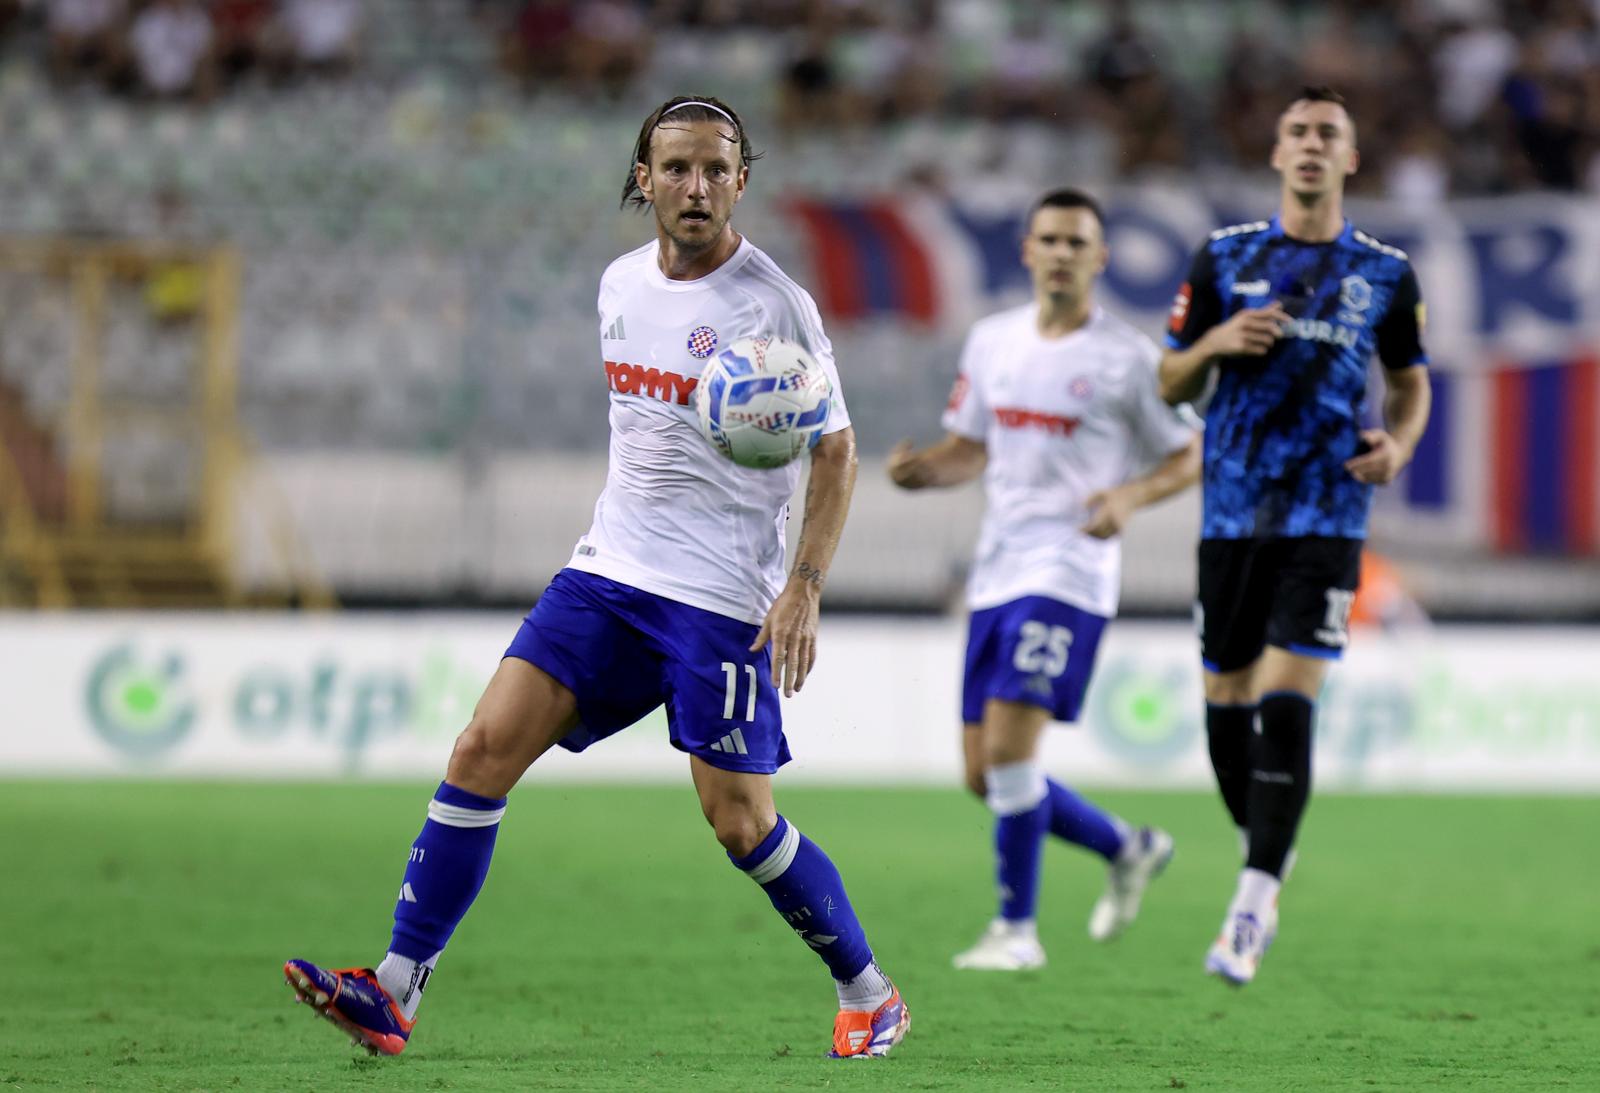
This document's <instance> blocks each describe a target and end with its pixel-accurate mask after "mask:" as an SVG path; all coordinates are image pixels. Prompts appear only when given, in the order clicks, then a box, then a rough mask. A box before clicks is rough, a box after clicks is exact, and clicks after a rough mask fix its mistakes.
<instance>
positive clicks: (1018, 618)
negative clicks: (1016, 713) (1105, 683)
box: [961, 596, 1106, 725]
mask: <svg viewBox="0 0 1600 1093" xmlns="http://www.w3.org/2000/svg"><path fill="white" fill-rule="evenodd" d="M1105 628H1106V620H1105V618H1103V617H1102V616H1100V615H1096V614H1093V613H1092V612H1089V611H1084V610H1082V609H1081V608H1077V607H1073V606H1072V605H1071V604H1067V603H1062V602H1061V601H1060V600H1054V599H1051V598H1050V597H1048V596H1024V597H1022V598H1021V599H1017V600H1012V601H1011V602H1010V603H1003V604H1001V605H999V606H998V607H988V608H985V609H984V610H982V611H974V612H973V613H972V619H971V621H970V622H969V623H968V625H967V664H966V670H965V672H964V673H963V676H962V682H961V720H962V722H963V723H965V724H968V725H978V724H982V722H983V707H984V704H985V703H987V702H988V701H989V699H991V698H999V699H1003V700H1005V701H1009V702H1026V703H1029V704H1031V705H1034V706H1039V707H1041V708H1043V709H1046V710H1049V711H1050V715H1051V717H1052V718H1054V719H1055V720H1057V721H1076V720H1077V719H1078V713H1079V711H1081V710H1082V709H1083V696H1084V692H1085V691H1087V690H1088V689H1089V676H1090V675H1091V674H1092V673H1093V671H1094V657H1095V652H1096V651H1097V650H1098V649H1099V647H1100V635H1101V633H1102V632H1104V630H1105Z"/></svg>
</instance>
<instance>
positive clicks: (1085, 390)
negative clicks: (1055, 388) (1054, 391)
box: [1067, 376, 1094, 402]
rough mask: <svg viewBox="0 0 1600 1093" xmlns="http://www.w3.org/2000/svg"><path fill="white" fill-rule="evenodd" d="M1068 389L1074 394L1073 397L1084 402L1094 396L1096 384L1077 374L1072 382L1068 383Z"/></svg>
mask: <svg viewBox="0 0 1600 1093" xmlns="http://www.w3.org/2000/svg"><path fill="white" fill-rule="evenodd" d="M1067 391H1068V392H1069V393H1070V394H1071V395H1072V397H1073V398H1075V399H1078V400H1080V401H1082V402H1088V401H1089V400H1090V399H1091V398H1093V397H1094V384H1092V383H1090V382H1089V381H1088V380H1087V379H1085V378H1084V377H1083V376H1077V377H1075V378H1074V379H1073V381H1072V382H1071V383H1069V384H1067Z"/></svg>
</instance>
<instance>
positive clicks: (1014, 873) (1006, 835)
mask: <svg viewBox="0 0 1600 1093" xmlns="http://www.w3.org/2000/svg"><path fill="white" fill-rule="evenodd" d="M988 780H989V798H988V800H989V810H990V811H991V812H993V813H994V815H995V825H994V849H995V858H996V863H995V865H996V878H997V880H998V881H999V886H1000V917H1001V918H1003V919H1005V920H1006V921H1007V922H1013V923H1023V922H1027V923H1031V922H1032V921H1033V917H1034V908H1035V905H1036V904H1037V902H1038V896H1039V857H1040V854H1041V852H1042V850H1043V847H1044V835H1045V831H1046V830H1047V829H1048V825H1049V822H1050V805H1049V800H1048V797H1049V791H1048V787H1047V786H1046V785H1045V777H1044V771H1043V770H1042V769H1041V768H1040V766H1039V764H1038V763H1036V762H1034V761H1032V760H1027V761H1024V762H1021V763H1001V764H998V765H996V766H992V767H990V768H989V775H988Z"/></svg>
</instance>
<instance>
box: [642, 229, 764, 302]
mask: <svg viewBox="0 0 1600 1093" xmlns="http://www.w3.org/2000/svg"><path fill="white" fill-rule="evenodd" d="M753 250H754V248H753V246H752V245H751V243H750V239H749V237H748V236H744V235H741V236H740V237H739V245H738V246H737V247H735V248H734V251H733V253H732V254H730V255H728V258H727V261H725V262H723V263H722V265H720V266H718V267H717V268H716V269H714V270H712V271H711V272H710V273H708V274H706V275H705V276H704V277H696V278H695V279H694V280H692V281H674V280H673V279H672V278H671V277H668V276H667V275H666V274H665V273H662V272H661V240H659V239H657V240H656V241H655V242H654V243H652V244H650V261H649V263H648V265H647V267H646V269H645V277H646V278H647V279H648V280H649V282H650V283H651V284H652V285H654V286H655V287H656V288H662V289H666V290H667V291H668V292H693V291H694V290H695V289H701V288H705V287H706V286H707V285H714V284H716V283H717V282H718V281H720V280H722V279H723V278H724V277H728V276H731V275H732V274H733V272H734V271H735V270H737V269H738V268H739V267H740V266H742V265H744V264H745V262H746V261H747V260H749V258H750V255H751V253H752V252H753Z"/></svg>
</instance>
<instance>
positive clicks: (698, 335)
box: [689, 326, 717, 360]
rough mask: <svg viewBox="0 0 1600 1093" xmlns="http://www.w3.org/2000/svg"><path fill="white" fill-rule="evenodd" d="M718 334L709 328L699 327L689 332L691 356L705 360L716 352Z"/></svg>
mask: <svg viewBox="0 0 1600 1093" xmlns="http://www.w3.org/2000/svg"><path fill="white" fill-rule="evenodd" d="M716 349H717V332H716V331H715V330H712V329H711V328H710V327H709V326H697V327H695V328H694V329H693V330H691V331H689V356H691V357H698V358H700V359H701V360H705V359H706V358H707V357H709V356H711V354H712V353H714V352H716Z"/></svg>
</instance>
